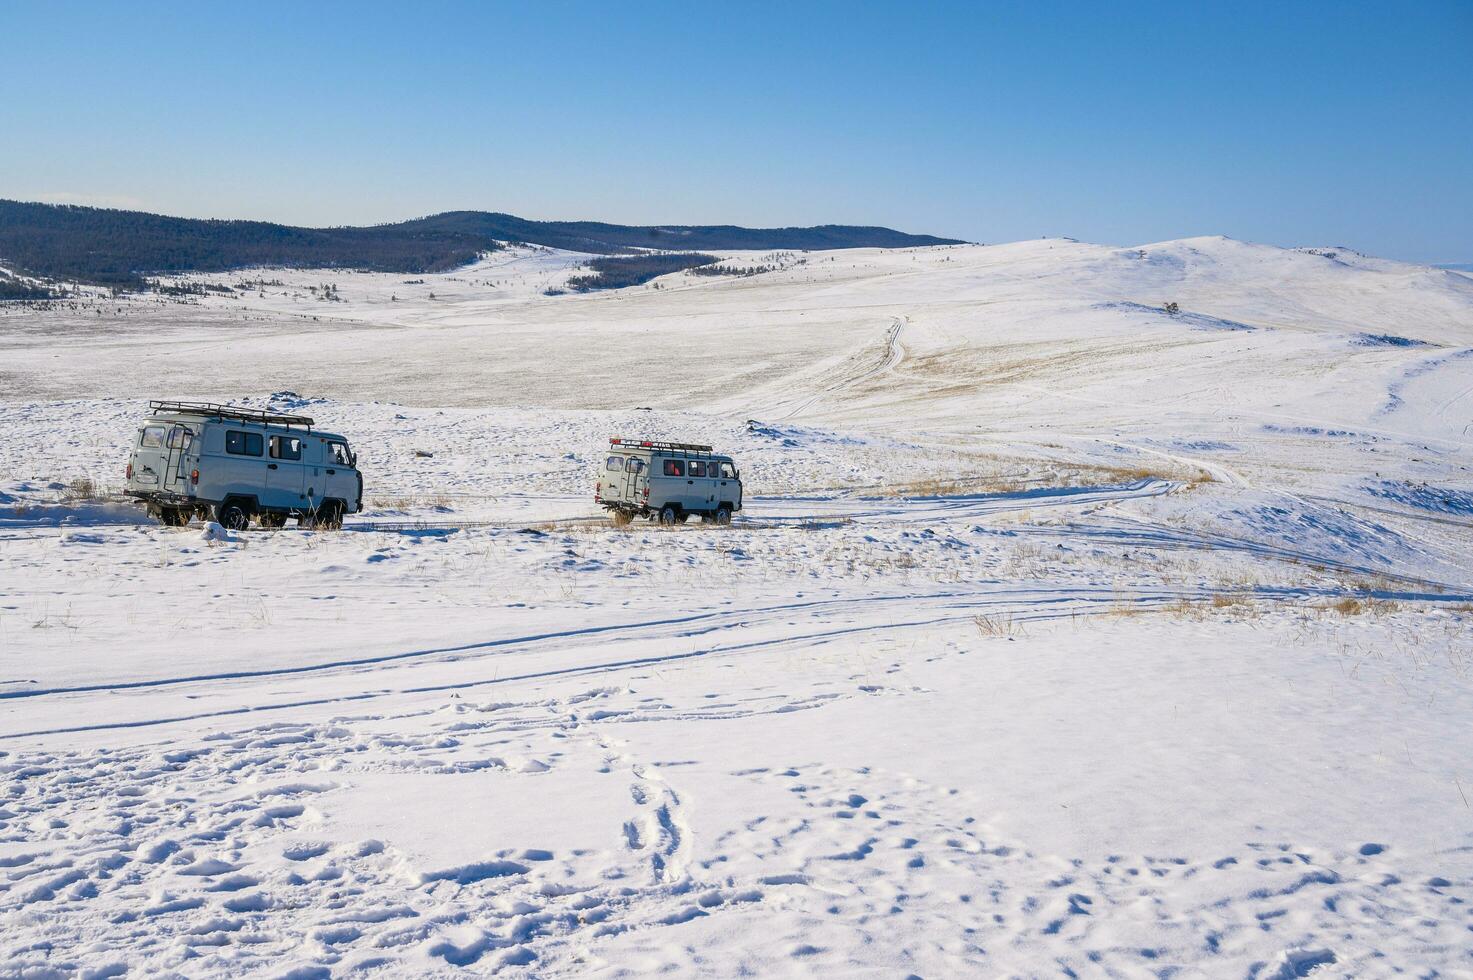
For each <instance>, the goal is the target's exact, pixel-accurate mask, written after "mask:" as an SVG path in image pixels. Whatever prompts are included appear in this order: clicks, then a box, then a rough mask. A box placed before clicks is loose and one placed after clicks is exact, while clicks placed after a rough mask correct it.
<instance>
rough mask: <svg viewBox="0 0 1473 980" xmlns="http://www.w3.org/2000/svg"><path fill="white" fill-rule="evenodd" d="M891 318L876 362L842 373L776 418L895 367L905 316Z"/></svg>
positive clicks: (784, 418)
mask: <svg viewBox="0 0 1473 980" xmlns="http://www.w3.org/2000/svg"><path fill="white" fill-rule="evenodd" d="M892 319H893V320H894V322H893V323H892V324H891V325H890V329H889V330H887V331H886V332H885V352H884V354H883V355H882V356H881V358H880V362H879V363H878V364H876V365H875V366H874V367H872V368H867V369H865V370H862V371H860V372H858V373H857V374H846V375H843V376H842V377H840V378H839V380H837V381H834V382H832V383H830V384H828V385H825V386H824V387H823V388H821V389H819V390H818V391H816V392H814V393H813V394H811V395H809V396H807V397H806V398H803V399H802V400H800V401H799V402H798V404H797V405H796V406H795V407H794V408H792V409H791V410H789V411H787V412H785V413H784V414H782V415H779V416H776V420H777V421H780V422H781V421H787V420H788V419H791V418H793V417H795V416H797V415H801V414H803V413H804V412H806V411H808V409H810V408H812V407H813V405H814V404H815V403H817V402H818V401H820V400H822V399H823V398H824V397H825V396H826V395H832V394H834V393H835V392H838V391H843V390H844V389H845V388H852V387H853V386H855V385H857V384H862V383H863V382H865V381H869V380H870V379H872V378H877V377H879V376H880V375H882V374H885V373H887V372H889V371H891V370H893V369H894V368H895V367H897V366H898V365H899V364H900V362H901V361H903V360H905V348H904V347H903V346H902V345H901V343H900V331H901V329H902V328H903V327H904V325H905V318H903V317H893V318H892Z"/></svg>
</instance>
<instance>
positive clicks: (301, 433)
mask: <svg viewBox="0 0 1473 980" xmlns="http://www.w3.org/2000/svg"><path fill="white" fill-rule="evenodd" d="M148 406H149V408H150V409H151V410H152V412H153V415H152V416H151V417H150V418H148V419H146V420H145V421H144V423H143V424H142V425H141V426H139V428H138V432H137V433H136V434H135V435H134V437H133V449H132V454H131V456H130V457H129V459H128V473H127V484H126V485H125V487H124V491H123V492H124V493H126V494H127V495H128V496H130V497H134V498H136V499H138V500H141V501H143V503H144V504H145V505H146V506H147V508H148V512H149V514H150V515H152V516H153V517H155V518H157V519H158V520H159V521H161V522H163V523H164V524H167V525H170V526H173V527H182V526H184V525H185V524H188V523H189V520H190V518H191V517H195V516H199V517H201V518H213V519H214V520H216V521H219V522H220V523H221V524H223V525H224V526H225V527H228V528H231V529H232V530H244V529H245V528H246V527H248V526H249V525H250V523H251V521H256V522H257V523H258V524H259V525H260V526H261V527H267V528H277V527H282V526H283V525H285V524H286V522H287V518H289V517H295V518H296V519H297V522H298V523H299V524H302V525H304V526H310V527H327V528H336V527H341V526H342V523H343V515H344V514H355V513H357V512H358V511H360V510H362V509H363V475H362V474H361V473H360V472H359V470H358V457H357V455H356V454H355V453H354V452H353V449H352V447H351V446H349V445H348V440H347V439H345V438H343V437H342V436H340V435H336V434H334V433H331V432H322V431H319V430H317V429H314V428H313V426H314V425H315V423H314V421H313V420H312V419H311V418H309V417H308V416H305V415H284V414H280V413H276V412H269V411H262V410H258V409H251V408H240V407H237V406H233V405H216V404H214V403H210V402H177V401H151V402H149V403H148Z"/></svg>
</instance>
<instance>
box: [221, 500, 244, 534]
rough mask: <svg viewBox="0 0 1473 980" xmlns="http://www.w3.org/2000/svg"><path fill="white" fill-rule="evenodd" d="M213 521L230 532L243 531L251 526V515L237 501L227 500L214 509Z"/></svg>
mask: <svg viewBox="0 0 1473 980" xmlns="http://www.w3.org/2000/svg"><path fill="white" fill-rule="evenodd" d="M215 520H216V521H217V522H218V523H219V524H220V526H221V527H224V528H228V529H229V530H232V531H244V530H245V529H246V528H248V527H250V525H251V515H250V514H249V513H247V512H246V509H245V507H244V506H243V505H242V504H241V503H240V501H238V500H227V501H225V503H223V504H220V505H219V506H218V507H216V508H215Z"/></svg>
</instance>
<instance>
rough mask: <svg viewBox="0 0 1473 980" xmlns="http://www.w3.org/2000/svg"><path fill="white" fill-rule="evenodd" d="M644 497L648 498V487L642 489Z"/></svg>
mask: <svg viewBox="0 0 1473 980" xmlns="http://www.w3.org/2000/svg"><path fill="white" fill-rule="evenodd" d="M644 495H645V496H646V497H648V496H649V495H650V488H649V487H645V488H644Z"/></svg>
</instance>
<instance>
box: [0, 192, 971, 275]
mask: <svg viewBox="0 0 1473 980" xmlns="http://www.w3.org/2000/svg"><path fill="white" fill-rule="evenodd" d="M505 241H516V242H526V243H528V244H533V245H545V246H548V247H551V248H562V249H569V250H571V251H579V252H594V253H598V254H604V255H613V254H621V253H628V252H632V251H635V250H636V249H651V248H653V249H680V250H693V249H717V250H721V249H782V250H812V249H834V248H908V247H915V246H921V245H954V244H960V242H958V241H957V240H956V239H951V238H937V237H935V236H933V235H909V234H906V233H904V232H899V231H895V230H894V229H891V228H877V227H865V226H857V225H819V226H816V227H812V228H742V227H738V226H736V225H647V226H636V225H616V224H607V223H604V222H599V221H531V220H528V219H526V218H518V217H516V216H515V215H510V214H499V213H494V212H488V211H447V212H445V213H443V214H436V215H430V216H429V217H425V218H414V219H411V220H409V221H400V222H396V223H393V224H384V225H373V226H368V227H342V228H300V227H294V226H291V225H280V224H275V223H273V222H267V221H227V220H217V219H199V218H174V217H169V216H167V215H158V214H149V213H146V212H143V211H117V210H112V209H108V208H92V207H82V206H79V205H70V204H35V203H26V202H21V201H8V200H0V265H4V266H7V267H9V268H11V269H13V270H14V271H16V272H22V273H25V274H27V275H30V276H37V277H41V278H45V279H53V280H65V281H73V282H86V283H92V284H96V285H103V286H114V287H118V288H123V289H136V288H139V287H141V286H142V285H143V284H144V281H145V280H144V277H145V276H147V275H150V274H158V273H168V272H224V271H228V270H231V269H238V268H247V267H250V266H288V267H296V268H346V269H367V270H371V271H375V272H403V273H424V272H443V271H445V270H448V269H453V268H456V267H457V266H461V265H465V264H466V263H468V262H472V261H474V260H475V259H476V257H477V256H478V255H480V254H481V253H483V252H487V251H493V250H495V249H497V248H499V247H500V243H501V242H505Z"/></svg>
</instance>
